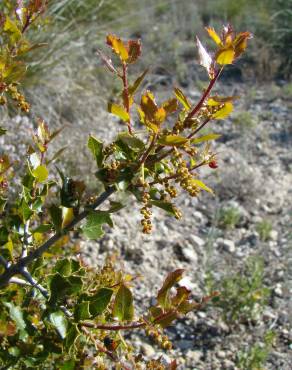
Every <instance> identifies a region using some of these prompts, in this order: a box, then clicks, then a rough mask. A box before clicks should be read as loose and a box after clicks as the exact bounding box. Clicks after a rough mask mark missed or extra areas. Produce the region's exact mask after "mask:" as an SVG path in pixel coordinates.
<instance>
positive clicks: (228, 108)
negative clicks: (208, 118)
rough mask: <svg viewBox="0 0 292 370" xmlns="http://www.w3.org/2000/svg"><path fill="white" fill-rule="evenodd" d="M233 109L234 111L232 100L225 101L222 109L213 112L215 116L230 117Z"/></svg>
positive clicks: (217, 117) (219, 117) (218, 117)
mask: <svg viewBox="0 0 292 370" xmlns="http://www.w3.org/2000/svg"><path fill="white" fill-rule="evenodd" d="M232 111H233V104H232V103H230V102H228V103H225V104H224V106H223V107H222V108H221V109H219V110H218V111H217V112H216V113H214V114H213V118H215V119H224V118H226V117H228V116H229V114H230V113H231V112H232Z"/></svg>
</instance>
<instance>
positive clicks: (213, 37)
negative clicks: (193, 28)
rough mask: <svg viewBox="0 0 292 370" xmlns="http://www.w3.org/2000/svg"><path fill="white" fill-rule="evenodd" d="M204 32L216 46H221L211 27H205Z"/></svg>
mask: <svg viewBox="0 0 292 370" xmlns="http://www.w3.org/2000/svg"><path fill="white" fill-rule="evenodd" d="M206 31H207V32H208V34H209V36H210V37H211V38H212V39H213V41H214V42H215V43H216V44H217V45H219V46H220V45H222V41H221V39H220V37H219V36H218V34H217V32H216V31H215V30H214V28H213V27H206Z"/></svg>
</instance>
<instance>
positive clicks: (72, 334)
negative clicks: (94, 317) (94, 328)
mask: <svg viewBox="0 0 292 370" xmlns="http://www.w3.org/2000/svg"><path fill="white" fill-rule="evenodd" d="M79 336H80V333H79V331H78V329H77V325H74V324H72V325H71V327H70V328H69V329H68V331H67V335H66V339H65V346H66V348H67V350H69V349H70V348H71V347H72V346H74V344H75V342H76V341H77V339H78V337H79Z"/></svg>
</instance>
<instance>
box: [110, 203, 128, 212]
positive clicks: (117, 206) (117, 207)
mask: <svg viewBox="0 0 292 370" xmlns="http://www.w3.org/2000/svg"><path fill="white" fill-rule="evenodd" d="M110 206H111V207H110V209H109V210H108V212H109V213H115V212H119V211H120V210H121V209H123V208H125V205H124V204H122V203H120V202H115V201H110Z"/></svg>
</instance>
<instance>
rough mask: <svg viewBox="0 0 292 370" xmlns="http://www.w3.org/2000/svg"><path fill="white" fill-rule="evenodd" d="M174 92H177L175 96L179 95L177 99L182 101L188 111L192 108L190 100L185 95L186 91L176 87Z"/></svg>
mask: <svg viewBox="0 0 292 370" xmlns="http://www.w3.org/2000/svg"><path fill="white" fill-rule="evenodd" d="M174 93H175V96H176V97H177V99H178V100H179V101H180V102H181V104H182V105H183V106H184V108H185V109H186V110H187V111H188V110H190V109H191V104H190V102H189V101H188V98H187V97H186V96H185V95H184V93H183V92H182V91H181V90H180V89H179V88H178V87H176V88H175V89H174Z"/></svg>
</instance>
